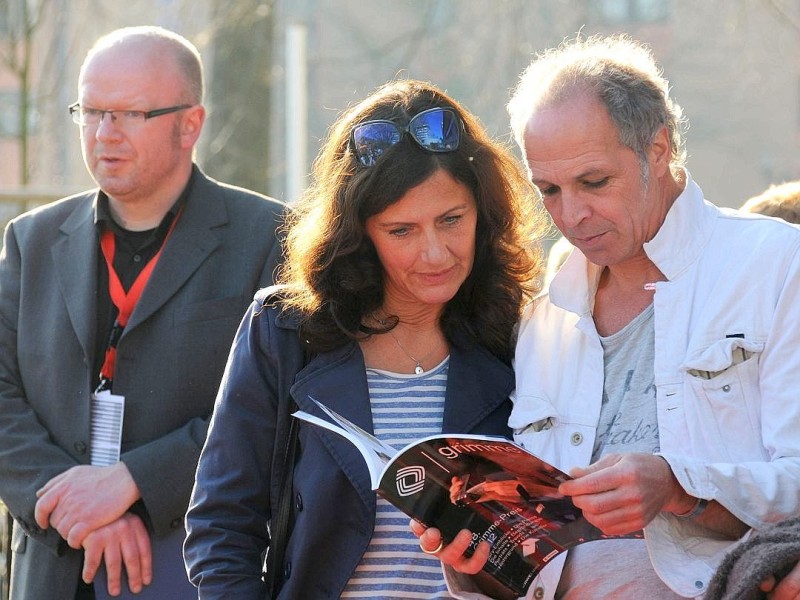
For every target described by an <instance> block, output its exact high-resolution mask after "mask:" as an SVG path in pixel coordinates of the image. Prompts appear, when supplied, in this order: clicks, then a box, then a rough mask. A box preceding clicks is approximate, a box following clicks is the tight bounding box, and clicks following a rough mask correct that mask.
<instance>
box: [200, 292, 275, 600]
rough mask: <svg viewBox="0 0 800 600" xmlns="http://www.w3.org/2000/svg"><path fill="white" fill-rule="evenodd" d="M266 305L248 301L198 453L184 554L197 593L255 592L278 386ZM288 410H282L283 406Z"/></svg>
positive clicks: (267, 510)
mask: <svg viewBox="0 0 800 600" xmlns="http://www.w3.org/2000/svg"><path fill="white" fill-rule="evenodd" d="M273 312H274V311H272V310H263V309H261V307H260V304H259V303H258V302H256V303H254V304H253V306H252V307H251V310H250V311H249V312H248V315H247V316H246V317H245V319H244V320H243V322H242V325H241V327H240V329H239V331H238V333H237V335H236V339H235V341H234V344H233V348H232V350H231V354H230V357H229V359H228V364H227V366H226V369H225V375H224V377H223V380H222V385H221V387H220V391H219V395H218V397H217V400H216V403H215V406H214V413H213V416H212V418H211V425H210V427H209V433H208V437H207V439H206V443H205V446H204V447H203V450H202V453H201V455H200V462H199V465H198V468H197V474H196V478H195V485H194V490H193V492H192V497H191V501H190V504H189V511H188V513H187V517H186V529H187V532H188V536H187V539H186V543H185V546H184V557H185V560H186V565H187V569H188V572H189V576H190V579H191V580H192V582H193V583H194V585H196V586H198V588H199V590H200V596H201V597H202V598H234V597H236V598H256V597H261V596H262V595H263V594H264V593H265V587H264V584H263V582H262V581H261V575H262V565H263V562H264V561H263V557H264V553H265V551H266V550H267V547H268V545H269V533H268V529H267V524H268V522H269V519H270V516H271V494H270V478H271V474H272V462H273V446H274V440H275V436H276V431H277V429H278V423H277V414H278V402H279V388H280V387H281V385H280V384H282V386H285V389H288V383H290V382H287V381H283V382H279V380H280V379H281V378H282V377H283V375H282V374H281V370H280V368H278V366H277V364H276V361H274V360H272V357H273V355H280V353H279V352H278V350H277V349H276V350H275V353H274V354H273V353H272V352H271V351H270V350H269V346H270V342H271V340H270V339H269V337H270V331H271V329H272V327H271V321H272V318H273V316H274V315H273V314H272V313H273ZM287 412H288V411H287Z"/></svg>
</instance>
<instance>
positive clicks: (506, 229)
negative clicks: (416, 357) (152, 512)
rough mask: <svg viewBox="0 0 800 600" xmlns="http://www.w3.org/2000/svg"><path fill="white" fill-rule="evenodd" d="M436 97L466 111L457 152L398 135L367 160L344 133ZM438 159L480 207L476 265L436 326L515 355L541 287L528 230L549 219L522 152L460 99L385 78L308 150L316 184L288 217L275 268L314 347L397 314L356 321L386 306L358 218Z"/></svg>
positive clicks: (431, 103)
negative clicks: (517, 334) (502, 141)
mask: <svg viewBox="0 0 800 600" xmlns="http://www.w3.org/2000/svg"><path fill="white" fill-rule="evenodd" d="M434 107H442V108H444V107H448V108H452V109H453V110H454V111H455V112H456V113H457V114H458V115H459V117H460V118H461V120H462V121H463V122H464V131H462V136H461V143H460V146H459V148H458V150H457V151H455V152H448V153H433V152H428V151H426V150H424V149H422V148H420V147H419V146H418V145H417V144H416V142H414V141H413V140H412V139H411V138H410V136H408V135H404V136H403V138H402V140H401V141H400V142H399V143H398V144H396V145H395V146H392V147H391V148H389V149H388V150H387V151H385V152H384V154H383V155H382V156H381V157H380V159H379V160H378V161H377V162H376V164H375V165H374V166H372V167H362V166H361V165H359V164H358V163H357V161H356V158H355V156H354V154H353V153H352V151H351V148H350V144H349V140H350V132H351V130H352V127H353V126H354V125H355V124H358V123H360V122H363V121H367V120H373V119H385V120H390V121H393V122H395V123H397V124H398V125H400V127H405V126H406V125H407V124H408V121H409V119H410V118H412V117H413V116H414V115H416V114H418V113H419V112H421V111H423V110H426V109H429V108H434ZM440 169H442V170H444V171H446V172H447V173H449V174H450V175H451V176H452V177H453V178H454V179H455V180H456V181H458V182H460V183H462V184H464V185H465V186H466V187H467V188H469V190H470V191H471V192H472V194H473V195H474V197H475V200H476V204H477V208H478V222H477V229H476V245H475V258H474V263H473V267H472V271H471V273H470V275H469V276H468V277H467V279H466V281H465V282H464V283H463V284H462V286H461V288H460V289H459V291H458V292H457V294H456V295H455V296H454V297H453V298H452V299H451V300H450V301H449V302H448V304H447V306H446V307H445V310H444V311H443V314H442V317H441V326H442V329H443V331H444V333H445V335H446V337H447V338H448V341H449V342H450V343H452V344H459V343H462V344H463V343H469V341H471V342H478V343H481V344H483V345H484V346H485V347H487V348H488V349H489V350H490V351H491V352H492V353H493V354H495V355H496V356H498V357H500V358H501V359H503V360H505V361H510V359H511V357H512V355H513V341H512V340H513V328H514V326H515V324H516V322H517V320H518V318H519V316H520V313H521V310H522V306H523V305H524V303H525V302H526V300H528V299H529V298H530V297H532V295H533V294H534V293H535V292H536V291H538V275H539V274H540V272H541V268H542V263H543V260H542V255H541V252H540V250H539V247H538V245H534V244H533V237H534V235H535V234H541V233H542V232H543V231H544V227H545V226H544V225H543V223H544V222H545V220H544V218H543V217H542V215H541V214H540V213H537V211H536V210H535V207H536V206H538V203H534V202H533V196H534V194H535V191H534V188H533V187H532V186H530V184H529V183H528V181H527V177H526V175H525V172H524V171H523V170H522V167H521V166H520V165H519V163H517V162H516V161H515V160H514V159H513V157H512V156H511V155H510V154H509V153H508V152H506V151H505V150H504V149H503V148H502V147H500V146H499V145H497V144H496V143H495V142H493V141H492V140H491V139H490V138H489V137H488V136H487V135H486V133H485V132H484V130H483V128H482V127H481V125H480V124H479V123H478V121H477V119H476V118H475V117H473V116H472V115H471V114H470V113H468V112H467V111H466V110H464V109H463V108H462V107H461V106H460V105H459V104H458V103H457V102H456V101H455V100H453V99H452V98H450V97H448V96H447V95H446V94H444V92H441V91H440V90H438V89H437V88H435V87H434V86H432V85H431V84H428V83H424V82H419V81H414V80H400V81H394V82H390V83H388V84H386V85H384V86H382V87H381V88H379V90H378V91H377V92H376V93H374V94H373V95H372V96H370V97H369V98H367V99H366V100H365V101H364V102H362V103H361V104H359V105H358V106H356V107H354V108H353V109H351V110H350V111H348V112H346V113H345V114H344V115H343V116H342V117H340V119H339V120H338V121H337V122H336V123H335V124H334V125H333V127H332V128H331V130H330V132H329V135H328V138H327V140H326V143H325V144H323V147H322V150H321V152H320V155H319V156H318V158H317V160H316V161H315V164H314V169H313V175H314V183H313V184H312V186H311V187H310V188H309V190H308V192H307V193H306V194H305V195H304V196H303V198H302V199H301V200H300V201H299V202H298V205H297V207H296V210H295V211H294V213H293V215H292V216H291V220H290V222H289V229H288V236H287V240H286V244H287V246H286V252H287V260H286V262H285V266H284V268H283V269H282V271H281V274H280V277H279V279H280V281H281V282H283V283H287V284H288V285H289V287H288V294H287V295H286V297H285V302H284V306H286V307H287V308H290V309H294V310H296V311H298V312H299V314H300V320H301V335H302V337H303V339H305V340H307V342H308V343H309V344H310V346H311V348H312V349H313V350H316V351H324V350H329V349H333V348H336V347H339V346H341V345H343V344H344V343H346V342H347V341H348V340H351V339H355V340H358V339H361V338H363V337H365V336H369V335H372V334H375V333H383V332H385V331H388V330H389V329H391V328H392V327H394V326H395V325H396V319H394V320H392V319H390V320H389V322H388V324H387V326H386V328H384V329H380V328H369V327H365V326H364V324H363V322H364V317H365V316H366V315H369V314H371V313H374V312H375V311H376V310H377V309H378V308H379V307H380V306H381V305H382V303H383V289H384V274H383V268H382V266H381V263H380V260H379V258H378V255H377V253H376V251H375V248H374V246H373V244H372V242H371V240H370V239H369V238H368V237H367V235H366V232H365V223H366V220H367V219H368V218H369V217H371V216H373V215H376V214H378V213H380V212H382V211H383V210H384V209H386V208H387V207H388V206H390V205H391V204H393V203H394V202H396V201H397V200H399V199H400V198H401V197H402V196H403V195H404V194H406V193H407V192H408V191H409V190H410V189H411V188H413V187H415V186H417V185H419V184H421V183H423V182H424V181H426V180H427V179H428V178H429V177H431V176H432V175H433V174H434V173H435V172H437V171H438V170H440ZM326 203H327V206H326ZM315 221H316V222H315Z"/></svg>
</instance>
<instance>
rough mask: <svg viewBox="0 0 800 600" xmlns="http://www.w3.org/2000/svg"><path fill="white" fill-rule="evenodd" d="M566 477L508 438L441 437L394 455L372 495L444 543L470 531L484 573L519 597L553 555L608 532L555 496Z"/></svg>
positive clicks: (566, 500)
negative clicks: (486, 549) (484, 544)
mask: <svg viewBox="0 0 800 600" xmlns="http://www.w3.org/2000/svg"><path fill="white" fill-rule="evenodd" d="M569 478H570V477H569V475H567V474H566V473H563V472H562V471H560V470H558V469H556V468H555V467H553V466H552V465H550V464H548V463H546V462H544V461H542V460H540V459H539V458H537V457H535V456H533V455H532V454H530V453H528V452H527V451H526V450H524V449H523V448H521V447H519V446H517V445H516V444H514V443H513V442H510V441H506V440H499V439H496V438H481V437H480V436H446V435H442V436H436V437H434V438H427V439H425V440H421V441H420V442H417V443H415V444H413V446H410V447H407V448H405V449H404V450H402V451H401V452H400V453H398V455H397V456H395V458H394V459H393V460H392V462H391V463H390V464H389V465H387V468H386V470H385V472H384V475H383V478H382V479H381V485H380V488H379V490H378V493H380V494H381V495H383V496H384V497H385V498H386V499H387V500H388V501H389V502H391V503H392V504H394V505H395V506H397V507H398V508H400V509H401V510H402V511H403V512H405V513H406V514H408V515H410V516H413V517H414V518H416V519H417V520H419V521H420V522H422V523H424V524H425V525H428V526H434V527H437V528H438V529H439V530H440V531H441V532H442V535H443V536H444V537H445V539H447V540H449V539H452V538H453V537H454V536H455V535H456V534H457V533H458V532H459V531H460V530H461V529H465V528H466V529H469V530H470V531H472V533H473V535H472V540H473V545H472V547H471V550H474V548H475V547H476V546H477V545H478V543H479V542H480V541H481V540H486V541H488V542H489V543H490V544H491V546H492V549H491V552H490V555H489V561H488V562H487V564H486V566H485V567H484V571H487V572H488V573H490V574H491V575H493V576H494V577H495V579H497V580H498V582H500V583H501V584H502V585H504V586H505V587H507V588H508V589H509V590H511V591H513V593H514V594H517V595H518V596H522V595H524V594H525V591H526V590H527V589H528V587H529V586H530V584H531V583H532V581H533V579H534V577H535V576H536V574H537V573H538V572H539V571H540V570H541V569H542V568H543V567H544V566H545V565H546V564H547V563H548V562H549V561H550V560H551V559H552V558H553V557H555V556H556V555H558V554H560V553H561V552H563V551H564V550H566V549H568V548H570V547H572V546H575V545H577V544H580V543H583V542H587V541H591V540H596V539H605V538H607V537H613V536H606V535H605V534H603V533H602V532H601V531H600V530H599V529H597V528H596V527H594V526H593V525H592V524H591V523H589V522H588V521H587V520H586V519H584V518H583V514H582V513H581V511H580V509H578V508H577V507H576V506H575V505H574V504H573V503H572V500H571V499H570V498H569V497H565V496H562V495H561V494H559V493H558V486H559V484H560V483H561V482H563V481H566V480H567V479H569ZM638 536H639V537H640V536H641V534H638Z"/></svg>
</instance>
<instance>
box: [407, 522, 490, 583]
mask: <svg viewBox="0 0 800 600" xmlns="http://www.w3.org/2000/svg"><path fill="white" fill-rule="evenodd" d="M410 526H411V531H412V532H413V533H414V535H416V536H417V537H418V538H419V547H420V548H421V549H422V550H423V552H425V553H426V554H431V555H432V556H435V557H436V558H438V559H439V560H440V561H442V563H444V564H445V565H447V566H449V567H452V568H453V569H455V570H456V571H458V572H459V573H466V574H467V575H475V574H476V573H479V572H480V571H481V569H482V568H483V565H485V564H486V561H487V560H488V559H489V549H490V546H489V542H486V541H482V542H480V543H479V544H478V547H477V548H476V549H475V552H474V553H473V554H472V556H470V557H467V556H465V555H464V552H466V551H467V549H468V548H469V545H470V543H471V542H472V532H470V531H469V530H468V529H462V530H461V531H459V532H458V535H457V536H456V537H455V538H454V539H453V541H452V542H450V543H449V544H445V543H444V540H442V535H441V533H440V532H439V530H438V529H436V528H435V527H429V528H426V527H425V526H424V525H423V524H422V523H420V522H419V521H417V520H416V519H411V523H410Z"/></svg>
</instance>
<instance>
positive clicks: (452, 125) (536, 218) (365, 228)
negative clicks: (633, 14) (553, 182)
mask: <svg viewBox="0 0 800 600" xmlns="http://www.w3.org/2000/svg"><path fill="white" fill-rule="evenodd" d="M537 199H538V197H537V195H536V191H535V189H534V188H533V187H532V186H531V184H530V183H529V182H528V180H527V177H526V174H525V172H524V170H523V168H522V167H521V166H520V164H519V163H518V162H517V160H516V159H515V158H514V157H513V156H512V155H511V154H510V153H509V151H508V150H507V149H506V148H504V147H503V146H501V145H499V144H497V143H496V142H494V141H492V140H491V139H490V138H489V136H488V135H487V134H486V132H485V131H484V129H483V127H482V126H481V125H480V123H479V122H478V120H477V119H476V118H475V117H474V116H473V115H471V114H470V113H469V112H468V111H467V110H466V109H464V107H462V106H461V105H460V104H459V103H458V102H456V101H455V100H454V99H453V98H451V97H450V96H448V95H447V94H445V93H444V92H442V91H441V90H439V89H437V88H436V87H435V86H433V85H431V84H429V83H424V82H420V81H413V80H401V81H393V82H390V83H388V84H386V85H384V86H382V87H381V88H379V89H378V90H377V91H376V92H375V93H373V94H372V95H371V96H369V97H368V98H367V99H365V100H364V101H363V102H361V103H360V104H358V105H357V106H355V107H353V108H351V109H350V110H348V111H347V112H345V113H344V114H343V115H342V116H341V117H340V118H339V119H338V120H337V122H336V123H335V124H334V125H333V126H332V128H331V129H330V131H329V133H328V136H327V138H326V141H325V143H324V145H323V147H322V149H321V151H320V154H319V156H318V158H317V160H316V161H315V164H314V169H313V184H312V185H311V187H310V188H309V189H308V190H307V192H306V193H305V195H304V196H303V198H302V199H301V200H300V201H299V202H298V204H297V205H296V207H295V210H294V211H293V214H292V215H291V217H290V219H289V221H288V222H287V224H286V232H285V233H286V238H285V246H286V247H285V250H286V260H285V264H284V266H283V268H282V270H281V272H280V274H279V279H278V280H279V281H280V283H281V285H279V286H277V287H275V288H270V289H266V290H262V291H261V292H259V295H257V296H256V300H255V302H254V304H253V306H252V310H251V311H250V312H249V314H248V315H246V316H245V319H244V321H243V322H242V325H241V327H240V330H239V332H238V334H237V337H236V340H235V342H234V345H233V349H232V352H231V356H230V359H229V363H228V368H227V370H226V375H225V378H224V380H223V383H222V386H221V389H220V393H219V397H218V400H217V405H216V408H215V412H214V416H213V418H212V423H211V427H210V431H209V435H208V440H207V442H206V445H205V448H204V449H203V453H202V456H201V459H200V464H199V467H198V471H197V477H196V482H195V490H194V494H193V497H192V502H191V505H190V508H189V513H188V515H187V529H188V538H187V542H186V546H185V557H186V562H187V567H188V570H189V574H190V577H191V579H192V581H193V582H194V584H195V585H197V586H198V587H199V590H200V597H201V598H260V597H263V596H264V594H265V590H266V584H265V583H264V582H263V580H262V579H263V578H262V575H263V574H262V566H263V563H264V561H263V556H264V553H265V552H266V551H267V549H268V548H269V547H270V533H269V532H270V529H269V526H270V522H271V519H272V517H273V514H274V512H275V510H276V506H277V503H278V499H279V496H280V490H281V488H282V486H283V483H284V481H286V477H290V478H292V477H293V479H292V487H291V499H292V523H293V526H292V530H291V534H290V536H289V538H288V543H287V544H286V547H285V558H284V560H283V562H282V564H281V566H280V571H279V572H278V574H277V580H278V582H277V584H276V587H277V588H279V589H280V592H279V594H277V595H278V596H279V597H281V598H320V597H330V598H336V597H342V598H353V597H365V594H366V595H367V596H368V597H370V598H411V597H420V594H422V595H423V596H424V597H426V598H446V597H449V596H448V595H447V589H446V586H445V583H444V579H443V575H442V572H441V569H440V566H439V562H438V560H436V559H435V558H434V557H433V556H426V554H424V553H423V552H422V551H421V550H420V547H419V546H418V545H417V539H416V537H415V536H414V535H413V534H412V533H411V531H410V530H409V528H408V518H407V517H405V516H404V515H403V514H402V513H400V512H399V511H398V510H397V509H395V508H394V507H393V506H391V505H390V504H388V503H386V502H384V501H383V500H382V499H378V498H376V495H375V493H374V492H373V491H372V490H371V488H370V482H369V475H368V472H367V469H366V467H365V465H364V463H363V459H362V458H361V456H360V455H359V453H358V451H357V450H356V449H355V448H353V447H352V446H351V445H350V443H349V442H347V441H345V440H343V439H341V438H339V436H337V435H335V434H332V433H329V432H327V431H325V430H323V429H321V428H317V427H310V426H305V425H300V426H299V447H298V450H297V456H296V460H295V462H294V468H293V473H291V472H290V473H285V472H283V471H284V469H282V467H281V460H283V457H284V456H285V450H284V449H285V447H286V444H287V440H288V439H289V433H288V430H289V426H290V422H291V417H290V416H289V414H290V412H291V410H292V409H293V407H294V406H295V405H296V406H297V407H298V408H300V409H301V410H304V411H307V412H311V413H317V414H319V409H318V408H317V406H316V405H315V404H314V402H313V401H312V398H313V399H315V400H318V401H319V402H321V403H322V404H325V405H327V406H329V407H330V408H332V409H333V410H335V411H336V412H338V413H340V414H341V415H343V416H345V417H346V418H347V419H349V420H351V421H352V422H354V423H355V424H357V425H359V426H360V427H362V428H364V429H366V430H368V431H370V432H373V433H374V434H375V435H376V436H377V437H378V438H380V439H382V440H384V441H385V442H387V443H389V444H390V445H393V446H395V447H397V448H400V447H402V446H405V445H406V444H407V443H409V442H411V441H413V440H415V439H417V438H420V437H424V436H426V435H431V434H437V433H443V432H444V433H484V434H499V435H507V434H508V433H509V432H508V429H507V418H508V414H509V411H510V408H511V407H510V401H509V399H508V395H509V393H510V392H511V390H512V389H513V388H514V375H513V372H512V370H511V366H510V362H511V358H512V356H513V348H514V339H513V338H514V335H513V333H514V327H515V324H516V322H517V320H518V318H519V316H520V314H521V310H522V307H523V305H524V304H525V303H526V302H527V301H528V300H529V299H530V298H531V297H532V295H533V294H534V293H536V292H537V291H538V286H539V283H538V282H539V280H540V276H541V272H542V263H543V261H542V255H541V253H540V250H539V246H538V243H537V242H538V239H539V236H540V235H542V234H543V232H544V230H545V227H546V225H545V223H546V220H545V218H544V216H543V212H541V209H540V208H539V203H538V201H537ZM274 575H276V574H275V573H268V574H267V577H268V578H269V577H272V576H274Z"/></svg>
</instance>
